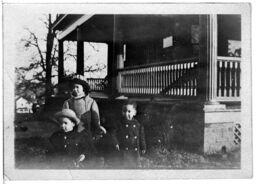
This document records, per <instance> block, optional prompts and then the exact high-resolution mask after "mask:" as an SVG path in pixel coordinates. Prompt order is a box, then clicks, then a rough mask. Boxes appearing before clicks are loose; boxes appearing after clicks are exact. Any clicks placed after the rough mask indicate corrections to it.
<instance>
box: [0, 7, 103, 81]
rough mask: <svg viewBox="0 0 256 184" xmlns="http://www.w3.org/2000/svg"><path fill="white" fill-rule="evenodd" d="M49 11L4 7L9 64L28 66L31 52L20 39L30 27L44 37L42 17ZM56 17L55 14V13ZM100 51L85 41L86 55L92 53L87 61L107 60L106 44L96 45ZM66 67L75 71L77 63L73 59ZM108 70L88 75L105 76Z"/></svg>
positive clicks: (26, 33)
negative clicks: (96, 50) (25, 48)
mask: <svg viewBox="0 0 256 184" xmlns="http://www.w3.org/2000/svg"><path fill="white" fill-rule="evenodd" d="M47 13H49V12H47V11H40V10H39V9H36V8H35V9H31V8H28V7H24V6H23V7H22V6H14V7H10V6H8V7H4V39H5V49H6V50H7V52H5V54H6V55H5V58H6V60H8V61H11V62H8V63H7V64H10V65H12V66H13V67H20V66H28V65H29V59H30V58H31V52H27V51H25V50H24V48H23V46H22V44H21V42H20V40H21V39H22V38H27V37H28V35H29V34H28V32H27V31H26V30H25V28H29V29H30V30H31V31H32V32H34V33H35V34H36V35H37V36H38V37H39V39H43V38H44V37H45V36H46V33H47V30H46V28H45V26H44V24H43V23H42V21H41V20H40V19H44V18H45V16H47ZM53 17H55V14H53ZM41 47H42V48H43V49H45V42H43V41H42V42H41ZM96 48H97V49H99V52H95V51H94V50H93V49H92V48H91V47H90V46H89V45H88V44H86V43H85V57H87V56H88V55H91V56H92V57H90V60H89V61H87V62H86V64H88V65H92V64H94V63H105V64H106V62H107V48H106V45H105V44H104V45H103V44H101V45H96ZM65 68H66V69H68V70H69V71H75V70H76V65H75V63H74V62H72V61H67V62H66V63H65ZM105 75H106V71H103V72H100V73H97V74H95V75H94V76H91V75H88V77H105Z"/></svg>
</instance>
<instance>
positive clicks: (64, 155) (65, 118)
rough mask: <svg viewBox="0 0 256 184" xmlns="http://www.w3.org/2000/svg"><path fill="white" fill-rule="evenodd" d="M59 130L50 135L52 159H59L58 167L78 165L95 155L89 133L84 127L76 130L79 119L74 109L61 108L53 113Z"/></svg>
mask: <svg viewBox="0 0 256 184" xmlns="http://www.w3.org/2000/svg"><path fill="white" fill-rule="evenodd" d="M55 117H56V120H57V121H58V123H59V124H60V126H61V131H57V132H55V133H53V135H52V136H51V137H50V143H51V144H52V149H53V150H52V153H53V154H52V156H53V158H54V159H56V160H53V161H60V162H59V163H58V164H60V167H80V166H83V165H84V164H85V162H86V161H89V160H90V159H91V158H93V156H94V155H95V152H96V151H95V148H94V146H93V144H92V138H91V135H90V134H89V133H88V131H87V130H86V129H83V130H81V131H80V132H78V131H77V126H78V124H79V122H80V120H79V119H78V118H77V116H76V114H75V112H74V111H72V110H70V109H63V110H62V111H60V112H58V113H56V114H55Z"/></svg>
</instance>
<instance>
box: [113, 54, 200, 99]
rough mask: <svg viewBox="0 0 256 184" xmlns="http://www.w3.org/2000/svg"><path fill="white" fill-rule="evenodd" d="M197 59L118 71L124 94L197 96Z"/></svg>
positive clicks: (120, 87) (120, 88)
mask: <svg viewBox="0 0 256 184" xmlns="http://www.w3.org/2000/svg"><path fill="white" fill-rule="evenodd" d="M197 66H198V58H190V59H186V60H178V61H173V62H170V63H158V64H156V65H148V66H139V67H132V68H127V69H125V70H121V71H119V87H118V91H119V92H120V93H124V94H144V95H157V94H159V95H165V96H189V97H195V96H197V73H198V72H197Z"/></svg>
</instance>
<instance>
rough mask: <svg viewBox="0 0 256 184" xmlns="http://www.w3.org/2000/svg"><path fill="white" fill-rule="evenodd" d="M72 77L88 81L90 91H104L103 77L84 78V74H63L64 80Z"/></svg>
mask: <svg viewBox="0 0 256 184" xmlns="http://www.w3.org/2000/svg"><path fill="white" fill-rule="evenodd" d="M74 78H78V79H80V80H84V81H86V82H88V84H89V85H90V88H91V91H104V90H105V87H104V83H105V79H103V78H86V77H85V76H82V75H78V74H70V75H67V76H65V78H64V81H68V80H72V79H74Z"/></svg>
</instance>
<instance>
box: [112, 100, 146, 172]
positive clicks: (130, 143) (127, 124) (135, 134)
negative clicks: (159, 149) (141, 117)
mask: <svg viewBox="0 0 256 184" xmlns="http://www.w3.org/2000/svg"><path fill="white" fill-rule="evenodd" d="M136 109H137V104H136V102H133V101H128V102H127V103H125V104H124V105H123V109H122V110H123V112H122V115H123V117H122V120H121V124H120V128H119V130H118V135H119V136H118V142H119V144H117V145H116V147H117V149H119V148H120V150H121V152H122V159H123V164H124V166H125V168H137V167H138V166H139V158H140V155H141V154H145V152H146V142H145V134H144V127H143V126H142V124H140V123H139V122H138V121H137V120H136V119H135V115H136V113H137V110H136Z"/></svg>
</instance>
